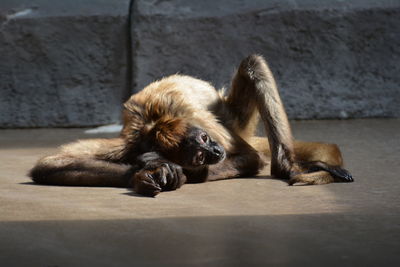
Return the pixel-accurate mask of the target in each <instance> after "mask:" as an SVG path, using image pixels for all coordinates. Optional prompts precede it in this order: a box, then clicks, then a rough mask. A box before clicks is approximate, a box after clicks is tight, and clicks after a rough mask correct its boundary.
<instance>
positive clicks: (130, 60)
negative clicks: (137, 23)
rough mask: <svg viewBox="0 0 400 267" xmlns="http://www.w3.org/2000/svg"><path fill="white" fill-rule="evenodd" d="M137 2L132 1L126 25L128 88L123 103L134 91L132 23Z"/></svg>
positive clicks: (123, 96)
mask: <svg viewBox="0 0 400 267" xmlns="http://www.w3.org/2000/svg"><path fill="white" fill-rule="evenodd" d="M134 2H135V0H130V2H129V11H128V20H127V25H126V36H127V38H126V88H125V91H124V93H123V95H122V102H125V101H126V100H128V99H129V97H130V96H131V93H132V89H133V79H134V73H133V72H134V69H133V66H134V64H133V50H132V42H133V40H132V22H133V13H134V12H133V9H134Z"/></svg>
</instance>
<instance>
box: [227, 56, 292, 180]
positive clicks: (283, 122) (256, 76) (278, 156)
mask: <svg viewBox="0 0 400 267" xmlns="http://www.w3.org/2000/svg"><path fill="white" fill-rule="evenodd" d="M226 103H227V104H228V105H229V107H230V110H232V111H233V115H234V116H236V117H235V120H236V121H237V122H236V124H237V125H238V127H244V128H245V129H248V127H250V128H254V125H252V123H254V120H255V119H254V117H255V116H256V115H255V109H257V110H258V111H259V114H260V116H261V119H262V121H263V123H264V126H265V129H266V132H267V135H268V142H269V147H270V151H271V174H272V175H274V176H276V177H279V178H286V179H289V178H290V176H291V173H292V172H293V171H295V170H294V158H295V157H294V147H293V138H292V132H291V129H290V125H289V121H288V118H287V116H286V112H285V110H284V107H283V104H282V102H281V99H280V96H279V92H278V89H277V86H276V83H275V80H274V78H273V76H272V73H271V71H270V69H269V67H268V65H267V63H266V62H265V60H264V59H263V58H262V57H261V56H258V55H252V56H249V57H248V58H246V59H244V60H243V61H242V62H241V64H240V66H239V69H238V71H237V73H236V75H235V77H234V78H233V81H232V89H231V92H230V95H229V96H228V98H227V101H226ZM234 110H237V111H238V112H235V111H234ZM246 110H247V111H246ZM249 121H250V122H249ZM234 125H235V124H234ZM235 130H238V131H240V129H235Z"/></svg>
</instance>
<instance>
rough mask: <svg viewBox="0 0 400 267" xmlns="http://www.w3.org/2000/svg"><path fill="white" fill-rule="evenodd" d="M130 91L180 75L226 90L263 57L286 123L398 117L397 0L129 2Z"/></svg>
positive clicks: (399, 5)
mask: <svg viewBox="0 0 400 267" xmlns="http://www.w3.org/2000/svg"><path fill="white" fill-rule="evenodd" d="M133 14H134V17H133V24H132V25H133V27H132V33H133V36H132V38H133V42H134V44H133V46H134V48H135V49H134V56H133V62H134V83H135V90H140V89H141V88H142V87H144V86H145V85H146V84H148V83H149V82H151V81H152V80H154V79H158V78H160V77H162V76H165V75H168V74H173V73H177V72H179V73H183V74H189V75H194V76H197V77H199V78H202V79H205V80H209V81H212V82H213V83H214V84H215V85H216V86H217V87H221V86H227V87H229V81H230V78H231V75H232V74H233V72H234V67H235V66H237V65H238V64H239V62H240V60H241V59H242V58H243V57H245V56H247V55H248V54H250V53H259V54H262V55H264V56H265V57H266V59H267V61H268V62H269V64H270V66H271V68H272V71H273V72H274V74H275V76H276V79H277V82H278V85H279V87H280V90H281V96H282V98H283V101H284V103H285V104H286V109H287V112H288V115H289V117H290V118H292V119H317V118H318V119H321V118H363V117H399V116H400V105H399V102H400V88H399V87H400V75H399V73H400V64H399V62H400V2H399V1H389V0H388V1H385V0H384V1H371V0H352V1H340V0H330V1H317V0H312V1H311V0H304V1H292V0H284V1H281V0H269V1H265V0H253V1H242V0H220V1H215V0H203V1H184V0H166V1H148V0H138V1H135V5H134V12H133Z"/></svg>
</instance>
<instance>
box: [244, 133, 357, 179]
mask: <svg viewBox="0 0 400 267" xmlns="http://www.w3.org/2000/svg"><path fill="white" fill-rule="evenodd" d="M249 143H250V145H251V146H253V147H254V148H255V149H256V150H257V151H260V152H262V153H263V154H265V155H266V156H270V155H271V153H270V151H269V145H268V140H267V138H263V137H252V138H251V139H250V140H249ZM294 152H295V164H296V165H297V168H298V172H297V173H293V175H292V177H291V178H290V180H289V184H295V183H306V184H326V183H332V182H352V181H353V178H352V176H351V174H350V173H349V172H348V171H347V170H345V169H343V167H342V165H343V159H342V155H341V152H340V150H339V148H338V146H337V145H335V144H326V143H317V142H302V141H294Z"/></svg>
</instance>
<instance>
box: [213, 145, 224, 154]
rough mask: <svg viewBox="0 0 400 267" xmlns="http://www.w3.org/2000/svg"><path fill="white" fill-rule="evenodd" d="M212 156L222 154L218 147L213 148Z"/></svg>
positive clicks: (222, 151)
mask: <svg viewBox="0 0 400 267" xmlns="http://www.w3.org/2000/svg"><path fill="white" fill-rule="evenodd" d="M213 152H214V154H216V155H217V156H220V155H222V153H224V150H223V149H222V148H220V147H218V146H216V147H214V149H213Z"/></svg>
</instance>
